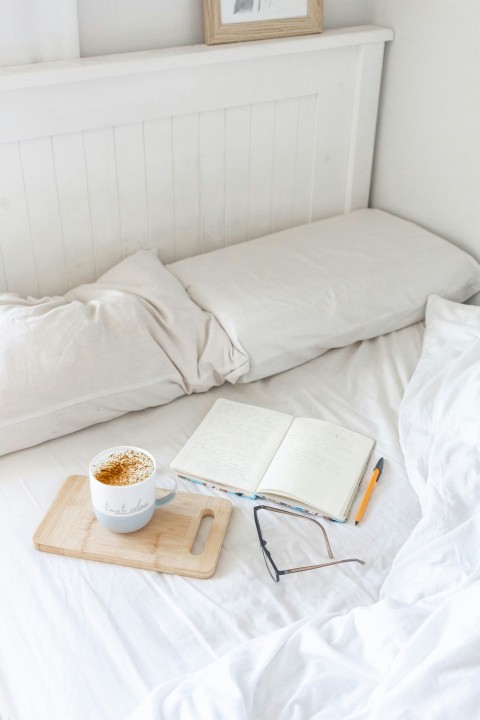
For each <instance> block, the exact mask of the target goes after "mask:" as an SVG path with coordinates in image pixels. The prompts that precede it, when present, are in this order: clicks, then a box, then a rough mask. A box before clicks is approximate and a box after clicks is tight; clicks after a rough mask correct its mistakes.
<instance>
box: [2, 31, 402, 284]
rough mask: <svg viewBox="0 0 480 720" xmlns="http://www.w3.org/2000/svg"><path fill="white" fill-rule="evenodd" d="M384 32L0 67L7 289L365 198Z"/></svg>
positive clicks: (63, 279) (305, 218) (183, 253)
mask: <svg viewBox="0 0 480 720" xmlns="http://www.w3.org/2000/svg"><path fill="white" fill-rule="evenodd" d="M391 37H392V32H391V31H390V30H387V29H382V28H370V27H368V28H353V29H350V30H342V31H327V32H325V33H324V34H322V35H319V36H314V37H309V38H288V39H283V40H273V41H265V42H256V43H241V44H238V46H237V45H236V46H229V47H208V48H207V47H206V46H194V47H191V48H177V49H173V50H161V51H153V52H147V53H133V54H129V55H120V56H110V57H105V58H93V59H84V60H80V61H69V62H62V63H48V64H41V65H33V66H25V67H19V68H10V69H8V68H6V69H4V70H3V71H1V72H0V100H1V106H2V113H1V114H0V290H1V291H10V292H18V293H19V294H21V295H25V294H30V295H34V296H43V295H46V294H57V293H63V292H64V291H65V290H66V289H68V288H70V287H74V286H75V285H78V284H80V283H82V282H88V281H91V280H94V279H95V278H96V277H98V275H100V274H101V273H102V272H104V271H105V270H106V269H107V268H109V267H111V266H112V265H114V264H115V263H116V262H118V261H119V260H120V259H121V258H122V257H124V256H126V255H129V254H130V253H132V252H134V251H135V250H137V249H139V248H146V247H157V248H158V249H159V252H160V256H161V258H162V260H163V261H164V262H171V261H173V260H176V259H179V258H182V257H187V256H190V255H194V254H198V253H202V252H206V251H209V250H212V249H215V248H217V247H222V246H224V245H228V244H231V243H236V242H240V241H242V240H246V239H249V238H254V237H258V236H261V235H264V234H266V233H268V232H273V231H275V230H280V229H283V228H286V227H290V226H294V225H298V224H302V223H306V222H309V221H311V220H316V219H319V218H321V217H328V216H331V215H336V214H341V213H343V212H348V211H350V210H352V209H356V208H360V207H365V206H366V205H367V203H368V194H369V188H370V173H371V165H372V156H373V144H374V137H375V124H376V113H377V105H378V95H379V89H380V78H381V67H382V58H383V47H384V43H385V41H386V40H389V39H391Z"/></svg>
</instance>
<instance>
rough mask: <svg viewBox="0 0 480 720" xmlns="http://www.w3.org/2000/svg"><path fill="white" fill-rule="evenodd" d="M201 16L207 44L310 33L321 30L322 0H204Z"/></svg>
mask: <svg viewBox="0 0 480 720" xmlns="http://www.w3.org/2000/svg"><path fill="white" fill-rule="evenodd" d="M262 3H264V9H263V10H262ZM288 3H290V5H288ZM287 7H289V8H290V9H289V10H288V11H286V14H285V16H284V17H282V12H283V11H284V9H285V8H287ZM297 9H298V10H300V13H297V15H295V16H292V17H290V15H289V14H288V13H289V12H290V13H292V12H293V13H295V11H296V10H297ZM235 15H236V16H237V17H235ZM203 16H204V23H205V42H206V44H207V45H216V44H219V43H231V42H241V41H245V40H265V39H269V38H281V37H289V36H291V35H312V34H315V33H320V32H322V30H323V0H203Z"/></svg>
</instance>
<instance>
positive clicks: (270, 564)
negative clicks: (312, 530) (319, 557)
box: [253, 505, 365, 582]
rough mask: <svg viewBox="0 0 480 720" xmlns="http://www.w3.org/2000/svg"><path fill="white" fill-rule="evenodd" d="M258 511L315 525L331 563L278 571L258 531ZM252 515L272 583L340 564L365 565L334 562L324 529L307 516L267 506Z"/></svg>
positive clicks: (351, 559)
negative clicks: (284, 577)
mask: <svg viewBox="0 0 480 720" xmlns="http://www.w3.org/2000/svg"><path fill="white" fill-rule="evenodd" d="M260 510H267V511H268V512H274V513H279V514H280V515H292V516H293V517H297V518H299V519H300V520H308V521H309V522H313V523H315V525H318V527H319V528H320V530H321V531H322V533H323V539H324V541H325V545H326V547H327V552H328V557H329V558H330V559H331V562H326V563H321V564H320V565H307V566H306V567H297V568H290V569H289V570H279V569H278V567H277V566H276V565H275V562H274V560H273V558H272V554H271V553H270V550H268V549H267V541H266V540H265V539H264V537H263V535H262V531H261V529H260V521H259V518H258V514H259V511H260ZM253 515H254V518H255V525H256V528H257V533H258V539H259V540H260V547H261V548H262V552H263V558H264V560H265V565H266V566H267V570H268V572H269V573H270V576H271V578H272V580H273V581H274V582H279V581H280V576H281V575H290V574H291V573H299V572H304V571H305V570H316V569H317V568H323V567H328V566H329V565H340V564H341V563H348V562H357V563H360V565H365V562H364V561H363V560H358V558H348V559H347V560H334V559H333V553H332V548H331V547H330V543H329V542H328V537H327V533H326V532H325V528H324V527H323V525H322V524H321V523H320V522H319V521H318V520H314V518H311V517H308V515H298V513H294V512H289V511H288V510H280V509H279V508H272V507H268V506H267V505H256V506H255V507H254V509H253Z"/></svg>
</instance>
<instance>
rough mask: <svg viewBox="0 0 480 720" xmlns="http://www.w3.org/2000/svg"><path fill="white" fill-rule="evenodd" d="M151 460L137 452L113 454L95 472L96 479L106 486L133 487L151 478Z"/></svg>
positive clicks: (127, 451)
mask: <svg viewBox="0 0 480 720" xmlns="http://www.w3.org/2000/svg"><path fill="white" fill-rule="evenodd" d="M152 471H153V463H152V461H151V459H150V458H149V457H148V456H147V455H144V454H143V453H139V452H136V450H125V451H124V452H119V453H112V454H111V455H109V456H108V458H107V459H106V460H104V461H103V462H102V464H101V465H100V466H99V467H98V468H97V469H96V470H95V477H96V479H97V480H99V482H101V483H104V484H105V485H133V484H134V483H138V482H141V481H142V480H146V478H148V477H150V475H151V474H152Z"/></svg>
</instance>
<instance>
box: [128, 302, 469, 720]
mask: <svg viewBox="0 0 480 720" xmlns="http://www.w3.org/2000/svg"><path fill="white" fill-rule="evenodd" d="M479 407H480V308H478V307H476V308H472V307H465V306H461V305H456V304H455V303H450V302H448V301H446V300H442V299H440V298H438V297H431V298H430V299H429V303H428V307H427V318H426V332H425V343H424V347H423V350H422V356H421V358H420V361H419V363H418V366H417V368H416V370H415V373H414V376H413V378H412V380H411V382H410V383H409V385H408V387H407V390H406V393H405V398H404V401H403V403H402V407H401V410H400V418H399V426H400V436H401V441H402V447H403V450H404V453H405V457H406V459H407V468H408V471H409V475H410V477H411V480H412V483H413V485H414V487H415V489H416V491H417V492H418V494H419V498H420V501H421V506H422V513H423V514H422V518H421V519H420V520H419V522H418V524H417V525H416V527H415V529H414V530H413V531H412V533H411V535H410V537H409V538H408V540H407V541H406V542H405V544H404V545H403V547H402V548H401V550H400V552H399V553H398V555H397V557H396V559H395V561H394V563H393V567H392V569H391V571H390V573H389V574H388V575H387V578H386V580H385V582H384V584H383V586H382V589H381V591H380V595H379V599H378V601H377V602H375V603H372V604H370V605H365V606H357V607H352V609H350V610H349V611H347V612H344V613H343V614H342V613H340V614H337V615H333V616H332V615H331V614H328V613H325V612H323V611H320V612H319V613H318V614H317V616H316V617H315V618H307V619H305V620H302V621H300V622H298V623H296V624H293V625H291V626H289V627H285V628H283V629H281V630H278V631H276V632H274V633H271V634H269V635H266V636H265V637H263V638H258V639H256V640H254V641H252V642H251V643H247V644H245V645H243V646H241V647H239V648H237V649H236V650H234V651H232V652H231V653H229V654H228V655H227V656H226V657H224V658H222V659H219V660H218V661H217V662H216V663H215V664H213V665H212V666H210V667H208V668H206V669H204V670H203V671H199V672H198V673H195V674H194V675H193V676H190V677H188V678H185V679H184V680H183V681H181V682H180V683H177V682H170V683H167V684H166V685H163V686H160V687H158V688H157V689H156V691H154V692H153V693H152V694H151V695H150V697H149V698H148V699H147V700H146V701H145V702H144V703H143V704H142V705H141V706H140V707H139V708H138V710H137V712H135V713H134V714H133V715H132V716H131V720H153V718H155V719H157V718H181V719H182V720H185V719H186V718H209V720H223V718H225V717H228V718H229V719H231V720H241V719H243V718H250V719H252V718H275V719H276V720H292V718H298V719H299V720H300V719H303V718H309V720H310V719H312V720H313V719H314V718H315V719H319V718H321V719H322V720H367V719H368V720H385V719H386V718H388V720H410V719H412V720H417V718H426V719H428V720H458V719H459V718H462V719H463V720H474V719H475V718H478V717H479V716H480V714H479V707H480V685H479V678H480V651H479V648H480V623H479V619H478V611H479V610H478V609H479V607H480V551H479V547H480V544H479V540H480V490H479V489H480V413H479Z"/></svg>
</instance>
